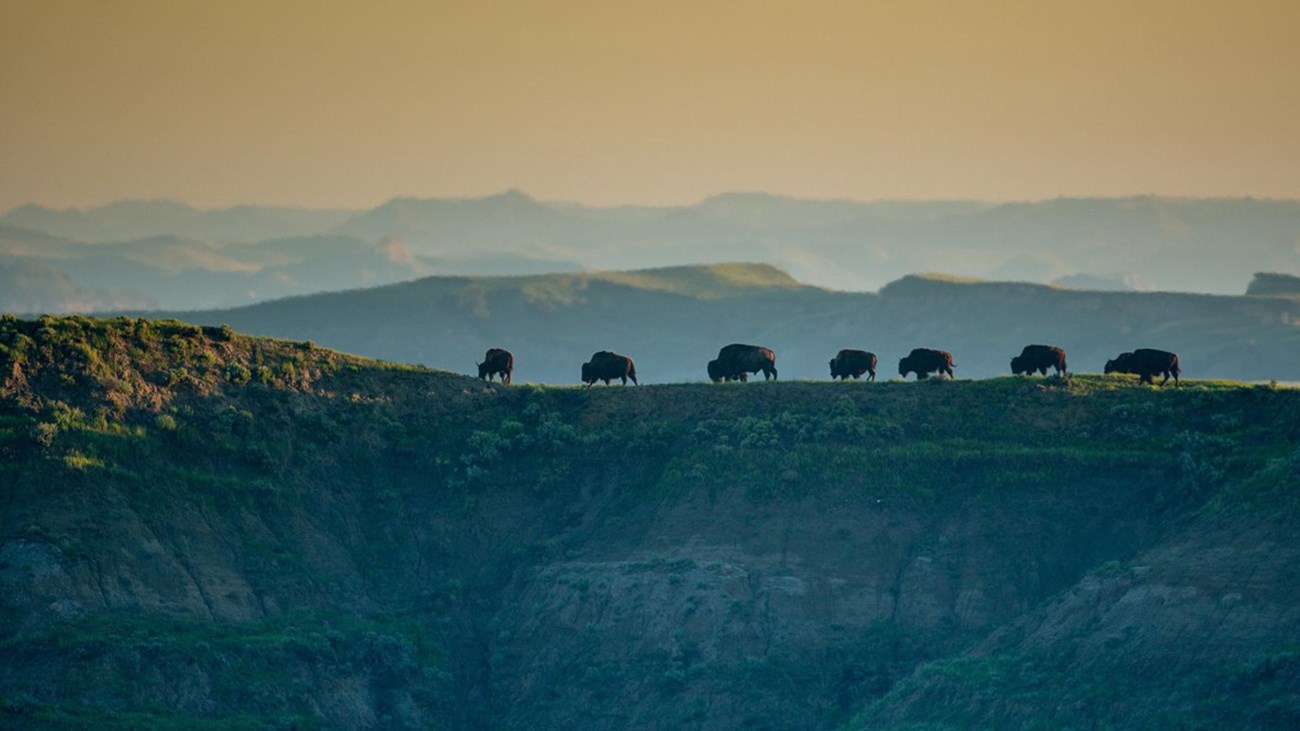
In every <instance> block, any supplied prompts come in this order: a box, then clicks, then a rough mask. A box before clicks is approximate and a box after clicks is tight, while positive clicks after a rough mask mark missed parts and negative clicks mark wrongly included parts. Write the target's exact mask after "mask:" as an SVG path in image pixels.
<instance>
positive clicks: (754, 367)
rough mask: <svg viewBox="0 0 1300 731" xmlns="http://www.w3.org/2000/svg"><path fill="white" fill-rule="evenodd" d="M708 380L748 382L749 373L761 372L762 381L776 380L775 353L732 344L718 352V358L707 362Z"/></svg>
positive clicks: (716, 381)
mask: <svg viewBox="0 0 1300 731" xmlns="http://www.w3.org/2000/svg"><path fill="white" fill-rule="evenodd" d="M708 370H709V380H710V381H713V382H714V383H718V382H719V381H748V380H749V374H750V373H758V372H760V371H762V373H763V379H764V380H772V379H774V378H776V353H774V352H772V350H771V349H770V348H764V347H761V346H758V345H742V344H740V343H732V344H731V345H727V346H724V347H723V348H722V349H721V350H719V351H718V357H717V358H716V359H714V360H711V361H709V366H708Z"/></svg>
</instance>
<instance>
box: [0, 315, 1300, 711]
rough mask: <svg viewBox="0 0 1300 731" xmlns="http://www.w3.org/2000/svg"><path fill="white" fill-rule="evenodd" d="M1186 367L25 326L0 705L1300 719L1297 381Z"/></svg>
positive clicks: (5, 454)
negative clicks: (964, 375) (1110, 372)
mask: <svg viewBox="0 0 1300 731" xmlns="http://www.w3.org/2000/svg"><path fill="white" fill-rule="evenodd" d="M1072 360H1073V358H1072ZM639 364H640V363H638V365H639ZM1072 365H1074V364H1073V363H1072ZM1076 367H1077V368H1078V370H1080V371H1085V370H1089V369H1088V368H1086V367H1083V366H1082V365H1080V366H1076ZM1184 368H1185V370H1184V375H1185V376H1188V378H1184V381H1183V385H1182V387H1180V388H1176V389H1175V388H1172V387H1168V388H1164V389H1159V388H1153V387H1150V386H1145V385H1140V384H1138V383H1137V381H1136V379H1135V378H1133V377H1129V376H1106V377H1103V376H1100V375H1089V374H1086V373H1079V374H1076V375H1075V376H1074V377H1073V378H1071V379H1068V380H1060V379H1055V378H1052V379H1041V378H1035V379H1028V378H1009V377H997V378H989V379H984V380H975V381H963V380H958V381H933V380H932V381H928V382H925V383H902V382H878V383H863V382H848V383H830V382H798V381H786V380H782V381H780V382H772V383H749V384H724V385H711V384H706V383H683V384H673V385H643V386H640V387H635V388H634V387H632V386H628V387H626V388H622V387H618V388H593V389H582V388H577V387H542V386H528V385H514V386H501V385H498V384H487V383H484V382H483V381H480V380H477V379H475V378H472V377H469V376H464V375H458V374H454V373H449V372H443V371H437V370H431V369H427V368H423V367H414V366H403V365H395V364H392V363H386V362H380V361H375V360H370V359H366V358H361V357H355V356H349V355H344V354H341V353H338V352H335V351H332V350H328V349H326V348H323V347H320V346H318V345H315V344H312V343H310V342H301V341H284V340H271V339H264V338H255V337H248V336H245V335H241V334H238V333H236V332H234V331H232V330H231V329H230V328H221V327H215V326H214V327H199V326H195V325H189V324H185V323H181V322H177V321H161V320H146V319H136V318H130V317H122V318H114V319H90V318H80V317H69V318H53V317H46V318H41V319H39V320H22V319H17V318H13V317H5V318H4V319H3V321H0V656H3V658H4V661H3V662H0V725H5V726H7V727H18V728H57V727H86V728H139V727H150V728H222V729H225V728H268V727H271V728H295V727H298V728H301V727H338V728H429V727H434V728H453V729H492V728H525V727H527V728H562V727H568V728H597V729H600V728H606V729H622V728H642V729H650V728H664V727H679V728H697V729H751V728H758V729H762V728H772V729H775V728H820V729H877V728H917V729H919V728H926V729H934V728H970V727H979V728H1080V729H1082V728H1089V729H1093V728H1151V729H1167V728H1224V727H1235V728H1294V727H1295V726H1296V725H1297V724H1300V691H1297V688H1300V609H1298V607H1300V601H1298V600H1300V555H1298V554H1300V543H1298V542H1297V541H1296V540H1295V536H1296V532H1297V528H1298V527H1300V449H1298V447H1297V445H1298V444H1300V391H1296V390H1294V389H1289V388H1285V387H1277V386H1274V385H1268V384H1263V385H1259V384H1255V385H1250V384H1243V383H1236V382H1228V381H1208V380H1197V378H1196V375H1195V374H1196V371H1195V370H1194V369H1192V368H1191V367H1190V366H1189V365H1185V366H1184ZM783 376H784V373H783Z"/></svg>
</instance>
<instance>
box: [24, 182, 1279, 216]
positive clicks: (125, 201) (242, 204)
mask: <svg viewBox="0 0 1300 731" xmlns="http://www.w3.org/2000/svg"><path fill="white" fill-rule="evenodd" d="M510 194H519V195H523V196H524V197H526V198H529V199H532V200H535V201H537V202H539V203H545V204H548V205H556V206H581V207H584V208H689V207H692V206H698V205H700V204H701V203H705V202H707V201H710V200H714V199H718V198H725V197H727V196H770V197H774V198H785V199H788V200H792V201H801V202H810V203H851V204H858V205H873V204H889V203H975V204H980V205H987V206H1002V205H1015V204H1032V203H1050V202H1054V201H1120V200H1142V199H1151V200H1167V201H1207V202H1210V201H1260V202H1273V203H1293V202H1294V203H1300V195H1296V196H1266V195H1214V196H1194V195H1166V194H1163V193H1134V194H1132V195H1054V196H1043V197H1038V198H1002V199H994V198H890V197H882V198H853V197H850V196H843V195H830V196H824V197H822V196H803V195H790V194H785V193H776V192H773V191H768V190H758V189H754V190H739V189H738V190H720V191H717V192H715V193H708V194H705V195H704V196H703V197H701V198H698V199H693V200H686V201H682V202H674V203H648V202H644V201H624V202H613V203H595V202H591V201H584V200H575V199H571V198H547V197H544V196H539V195H534V194H533V193H532V192H531V191H529V190H527V189H524V188H521V187H520V186H510V187H508V188H503V189H501V190H497V191H491V192H487V193H483V194H475V195H470V194H448V195H437V196H422V195H410V194H405V193H397V194H393V195H389V196H387V197H383V198H380V199H379V200H378V201H376V202H374V203H371V204H367V205H359V206H344V205H337V206H331V205H319V206H317V205H295V204H292V203H267V202H264V201H255V200H245V201H236V202H234V203H229V204H222V205H202V204H199V203H195V202H194V201H191V200H186V199H183V198H180V197H177V196H166V195H164V196H157V197H148V198H114V199H106V200H103V201H92V202H89V203H84V204H80V205H67V206H56V205H51V204H48V203H44V202H42V201H36V200H33V201H27V202H25V203H20V204H18V205H14V206H10V207H8V208H0V215H4V214H6V213H11V212H13V211H16V210H18V209H21V208H26V207H29V206H36V207H40V208H46V209H49V210H56V211H89V210H94V209H100V208H107V207H109V206H115V205H130V204H150V203H177V204H180V205H182V206H186V207H188V208H192V209H194V210H197V211H225V210H230V209H235V208H289V209H300V210H304V211H343V212H353V213H356V212H362V211H367V210H372V209H374V208H377V207H379V206H382V205H384V204H386V203H391V202H393V201H403V200H408V201H435V200H436V201H475V200H483V199H489V198H500V197H502V196H506V195H510Z"/></svg>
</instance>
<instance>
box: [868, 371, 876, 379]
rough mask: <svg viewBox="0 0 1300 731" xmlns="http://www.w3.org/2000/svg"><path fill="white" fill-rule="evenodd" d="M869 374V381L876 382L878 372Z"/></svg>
mask: <svg viewBox="0 0 1300 731" xmlns="http://www.w3.org/2000/svg"><path fill="white" fill-rule="evenodd" d="M868 372H869V373H870V374H871V375H870V376H867V380H868V381H874V380H876V372H875V371H868Z"/></svg>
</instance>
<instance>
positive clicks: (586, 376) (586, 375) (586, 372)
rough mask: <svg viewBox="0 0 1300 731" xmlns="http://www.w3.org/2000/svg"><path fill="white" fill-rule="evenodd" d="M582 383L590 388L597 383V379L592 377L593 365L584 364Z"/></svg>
mask: <svg viewBox="0 0 1300 731" xmlns="http://www.w3.org/2000/svg"><path fill="white" fill-rule="evenodd" d="M582 382H583V383H585V384H587V385H588V386H590V385H591V384H593V383H595V382H596V377H595V376H593V375H591V363H583V364H582Z"/></svg>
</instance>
